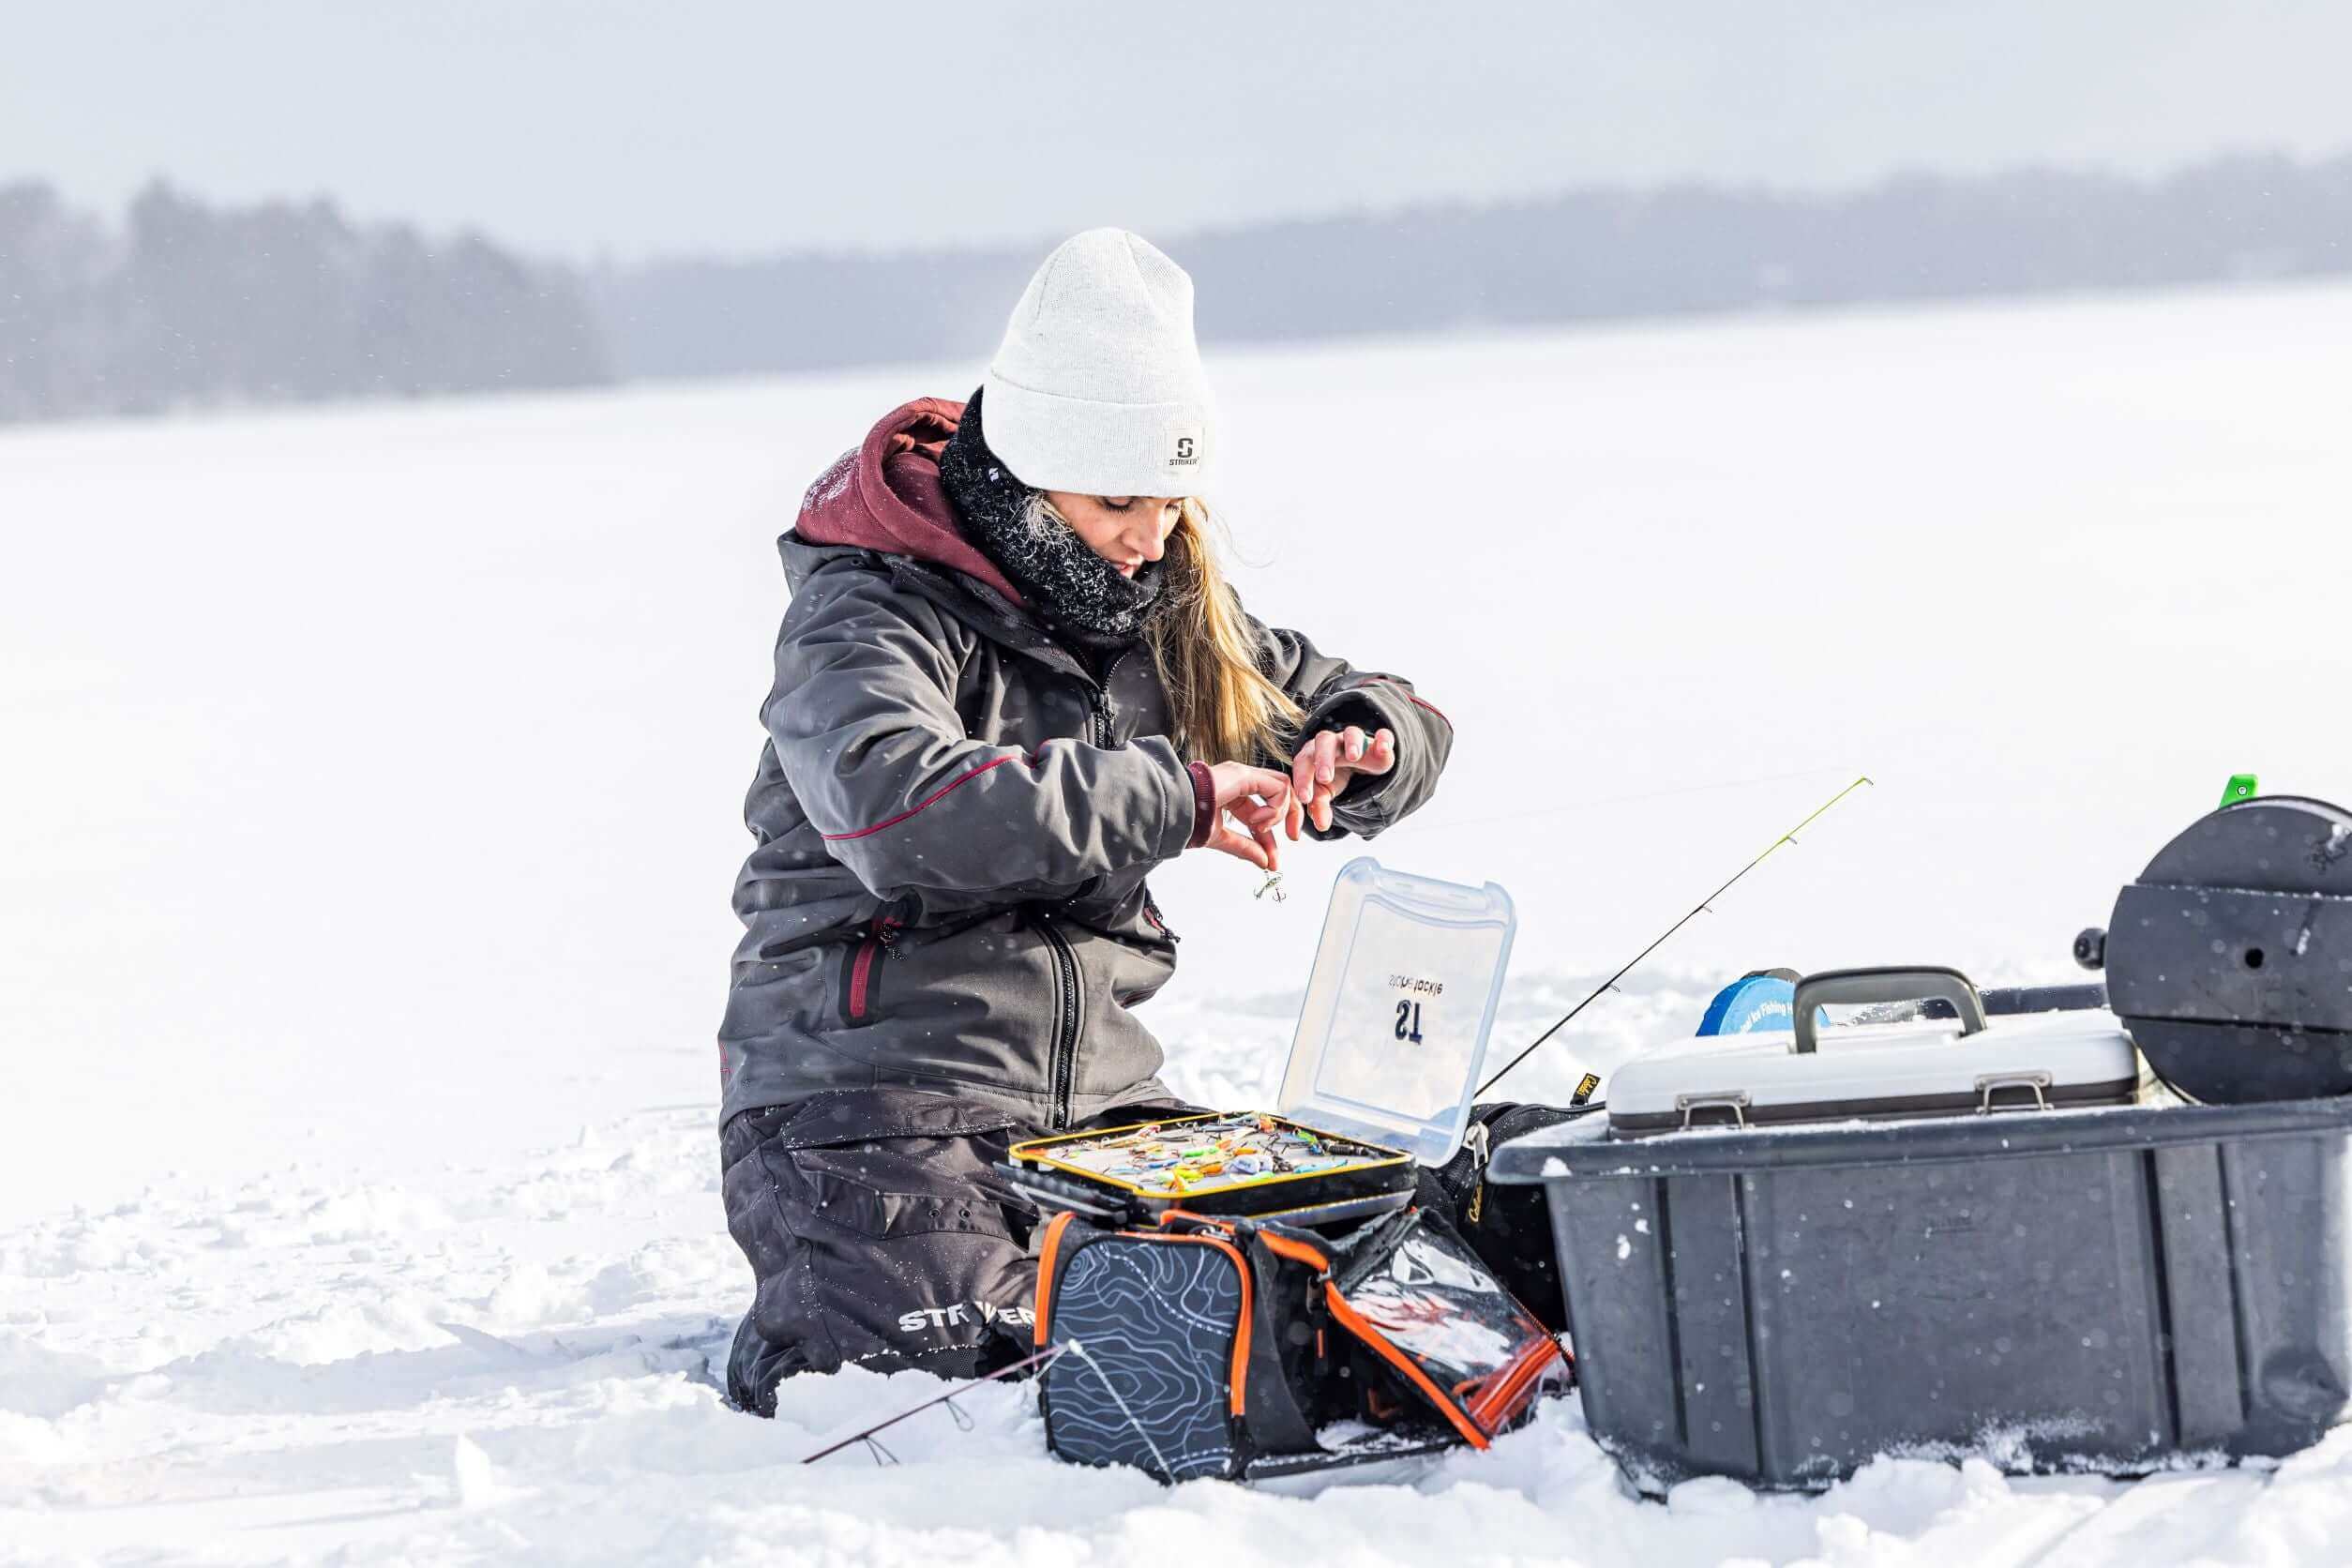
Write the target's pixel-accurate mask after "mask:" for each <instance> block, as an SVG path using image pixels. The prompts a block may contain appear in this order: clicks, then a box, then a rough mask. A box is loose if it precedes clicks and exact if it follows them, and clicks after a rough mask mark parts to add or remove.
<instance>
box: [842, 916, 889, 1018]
mask: <svg viewBox="0 0 2352 1568" xmlns="http://www.w3.org/2000/svg"><path fill="white" fill-rule="evenodd" d="M896 932H897V928H896V927H894V926H892V925H890V924H889V923H888V922H886V921H876V922H874V923H873V924H872V925H871V926H870V927H868V928H867V932H866V934H865V935H864V936H862V937H860V938H858V939H857V940H856V941H855V942H851V943H850V944H849V945H848V946H847V947H845V948H844V949H843V950H842V953H841V981H840V985H839V987H838V988H837V1011H838V1012H839V1013H840V1015H841V1021H842V1022H843V1023H845V1024H849V1025H851V1026H852V1027H855V1026H857V1025H859V1024H863V1023H864V1022H866V1021H867V1019H868V1018H872V1017H873V1016H874V1014H875V1012H876V1011H877V1010H878V1009H879V1008H880V1006H881V1003H882V970H883V968H884V966H885V965H886V964H887V962H888V960H889V957H890V945H891V943H892V942H894V941H896V940H897V934H896Z"/></svg>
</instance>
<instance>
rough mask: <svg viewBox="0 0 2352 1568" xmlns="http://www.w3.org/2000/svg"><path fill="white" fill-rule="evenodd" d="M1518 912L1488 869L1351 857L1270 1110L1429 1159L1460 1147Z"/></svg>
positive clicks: (1440, 1159)
mask: <svg viewBox="0 0 2352 1568" xmlns="http://www.w3.org/2000/svg"><path fill="white" fill-rule="evenodd" d="M1518 925H1519V917H1518V915H1517V914H1516V913H1515V912H1514V911H1513V909H1512V907H1511V896H1510V895H1509V894H1508V893H1505V892H1504V891H1503V890H1502V889H1501V888H1500V887H1498V886H1496V885H1495V884H1494V883H1493V882H1488V883H1487V884H1486V885H1485V886H1484V887H1464V886H1462V885H1461V884H1459V883H1457V882H1440V881H1438V880H1437V879H1435V878H1433V877H1416V876H1413V875H1411V874H1410V873H1408V872H1404V871H1391V870H1389V869H1388V868H1387V867H1383V866H1382V865H1381V864H1380V862H1379V861H1377V860H1373V859H1370V858H1368V857H1366V858H1362V859H1357V860H1352V861H1349V863H1348V865H1347V867H1345V868H1344V869H1342V870H1341V871H1340V873H1339V879H1338V881H1337V882H1334V884H1333V885H1332V894H1331V908H1330V909H1329V910H1328V911H1327V912H1325V913H1324V915H1323V935H1322V940H1321V942H1319V943H1318V944H1317V946H1316V949H1315V970H1314V972H1313V973H1312V974H1310V975H1309V976H1308V977H1307V982H1306V1003H1305V1005H1304V1007H1302V1008H1301V1009H1300V1011H1299V1030H1298V1033H1297V1034H1296V1035H1295V1036H1294V1037H1293V1038H1292V1039H1291V1042H1290V1061H1289V1065H1288V1066H1287V1067H1286V1068H1285V1069H1284V1070H1283V1075H1282V1093H1281V1095H1280V1097H1279V1098H1278V1100H1277V1102H1276V1105H1275V1109H1276V1111H1277V1112H1278V1113H1279V1114H1281V1115H1284V1116H1288V1117H1289V1118H1290V1119H1292V1120H1293V1121H1297V1122H1303V1123H1306V1124H1307V1125H1308V1126H1311V1127H1319V1128H1322V1129H1324V1130H1326V1131H1329V1132H1334V1133H1342V1134H1345V1135H1347V1136H1349V1137H1351V1138H1362V1139H1364V1141H1366V1142H1369V1143H1381V1144H1386V1145H1387V1146H1388V1147H1390V1148H1392V1149H1402V1150H1406V1151H1409V1152H1410V1153H1412V1154H1414V1155H1415V1156H1417V1157H1418V1158H1419V1159H1420V1160H1421V1161H1422V1162H1423V1163H1424V1164H1426V1165H1441V1164H1443V1163H1444V1162H1445V1161H1447V1160H1449V1159H1451V1158H1453V1156H1454V1152H1455V1150H1456V1149H1459V1148H1460V1147H1461V1146H1462V1132H1463V1128H1464V1127H1465V1125H1466V1124H1467V1123H1469V1121H1470V1097H1471V1096H1472V1095H1473V1094H1474V1093H1477V1089H1478V1073H1479V1069H1480V1067H1481V1066H1482V1065H1483V1064H1484V1063H1485V1056H1486V1036H1487V1034H1488V1033H1489V1032H1490V1031H1492V1030H1493V1028H1494V1024H1495V1006H1496V1004H1497V1003H1498V1002H1500V1000H1501V996H1502V975H1503V971H1504V969H1505V968H1506V967H1507V966H1508V965H1509V964H1510V962H1511V938H1512V935H1513V934H1514V933H1515V931H1516V930H1517V929H1518Z"/></svg>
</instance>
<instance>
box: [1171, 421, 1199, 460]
mask: <svg viewBox="0 0 2352 1568" xmlns="http://www.w3.org/2000/svg"><path fill="white" fill-rule="evenodd" d="M1200 447H1201V430H1200V427H1199V426H1198V425H1170V426H1168V458H1167V464H1168V467H1169V468H1174V469H1186V468H1199V466H1200Z"/></svg>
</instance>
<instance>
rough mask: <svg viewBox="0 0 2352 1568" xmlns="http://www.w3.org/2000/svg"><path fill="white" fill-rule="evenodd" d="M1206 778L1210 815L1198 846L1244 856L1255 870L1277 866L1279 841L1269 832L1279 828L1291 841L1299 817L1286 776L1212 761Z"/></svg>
mask: <svg viewBox="0 0 2352 1568" xmlns="http://www.w3.org/2000/svg"><path fill="white" fill-rule="evenodd" d="M1209 779H1210V782H1211V784H1212V785H1213V786H1214V791H1215V794H1216V814H1215V819H1214V821H1213V822H1211V823H1210V824H1209V837H1207V839H1205V840H1204V841H1203V842H1202V845H1201V847H1202V848H1203V849H1210V850H1216V851H1219V852H1223V853H1225V854H1229V855H1231V856H1233V857H1234V858H1235V859H1237V860H1246V861H1248V862H1249V863H1250V864H1251V865H1252V866H1255V867H1258V868H1259V870H1261V871H1273V870H1277V869H1279V868H1280V867H1281V861H1282V852H1281V848H1280V844H1281V840H1280V839H1279V838H1278V837H1275V832H1274V830H1275V829H1276V828H1277V827H1279V828H1282V829H1283V830H1285V831H1287V832H1288V833H1289V836H1290V837H1291V839H1292V841H1293V842H1295V841H1296V840H1297V838H1298V837H1299V823H1300V820H1301V819H1302V818H1303V817H1304V815H1305V808H1304V807H1302V806H1300V805H1299V797H1298V796H1297V795H1296V794H1295V793H1293V792H1292V791H1291V788H1290V778H1289V775H1287V774H1280V773H1276V772H1274V770H1273V769H1271V768H1253V767H1250V766H1249V765H1247V764H1246V763H1243V762H1212V763H1210V764H1209ZM1236 823H1239V824H1240V826H1239V827H1238V828H1237V827H1236V826H1235V824H1236Z"/></svg>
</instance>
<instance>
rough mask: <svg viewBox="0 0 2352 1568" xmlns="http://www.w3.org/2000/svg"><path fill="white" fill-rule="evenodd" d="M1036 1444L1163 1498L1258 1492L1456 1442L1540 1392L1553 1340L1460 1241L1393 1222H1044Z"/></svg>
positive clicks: (1482, 1434) (1559, 1362) (1416, 1215)
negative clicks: (1134, 1477)
mask: <svg viewBox="0 0 2352 1568" xmlns="http://www.w3.org/2000/svg"><path fill="white" fill-rule="evenodd" d="M1036 1319H1037V1322H1036V1336H1037V1345H1038V1348H1039V1349H1041V1350H1052V1351H1056V1352H1058V1353H1057V1354H1056V1355H1055V1357H1054V1359H1053V1360H1052V1361H1050V1362H1049V1363H1048V1364H1047V1365H1046V1368H1045V1370H1044V1373H1043V1374H1042V1377H1041V1383H1042V1389H1041V1395H1040V1399H1041V1404H1042V1407H1043V1410H1044V1412H1045V1419H1046V1440H1047V1445H1048V1448H1050V1449H1051V1450H1052V1452H1053V1453H1054V1454H1055V1455H1058V1456H1060V1457H1062V1458H1063V1459H1067V1460H1070V1461H1072V1462H1074V1463H1078V1464H1093V1465H1108V1464H1120V1465H1130V1466H1133V1467H1135V1468H1136V1469H1138V1470H1144V1471H1146V1472H1147V1473H1149V1474H1152V1475H1153V1476H1156V1477H1158V1478H1159V1479H1161V1480H1163V1481H1184V1480H1191V1479H1195V1478H1199V1477H1204V1476H1215V1477H1223V1478H1227V1479H1243V1480H1250V1479H1260V1478H1264V1477H1267V1476H1272V1475H1278V1474H1288V1473H1293V1472H1297V1471H1301V1470H1319V1469H1324V1468H1327V1467H1330V1466H1334V1465H1344V1464H1355V1463H1363V1462H1366V1461H1371V1460H1379V1459H1385V1458H1391V1457H1395V1456H1399V1455H1410V1454H1417V1453H1425V1452H1431V1451H1434V1450H1438V1449H1442V1448H1448V1447H1454V1446H1457V1445H1461V1444H1465V1443H1467V1444H1469V1445H1470V1446H1472V1447H1477V1448H1484V1447H1485V1446H1486V1445H1487V1443H1488V1442H1489V1441H1490V1440H1492V1439H1493V1438H1494V1437H1495V1435H1496V1434H1498V1433H1500V1432H1501V1431H1503V1430H1505V1429H1506V1428H1507V1427H1509V1426H1510V1425H1513V1424H1514V1423H1515V1422H1516V1421H1517V1420H1519V1419H1520V1418H1521V1417H1522V1416H1523V1415H1524V1414H1525V1413H1526V1411H1527V1410H1528V1409H1529V1407H1530V1405H1531V1404H1532V1403H1533V1401H1534V1399H1535V1397H1536V1395H1538V1393H1539V1392H1541V1391H1543V1390H1544V1389H1545V1388H1546V1387H1551V1388H1558V1387H1561V1386H1564V1385H1565V1383H1566V1380H1567V1370H1568V1364H1567V1358H1566V1356H1565V1354H1564V1353H1563V1352H1562V1351H1561V1349H1560V1345H1559V1342H1558V1341H1557V1340H1555V1339H1554V1338H1553V1337H1552V1335H1551V1334H1549V1333H1547V1332H1546V1331H1545V1328H1544V1326H1543V1325H1542V1324H1541V1323H1540V1322H1538V1321H1537V1320H1536V1319H1535V1318H1534V1317H1533V1315H1531V1314H1530V1313H1529V1312H1528V1311H1527V1309H1526V1308H1525V1307H1524V1306H1521V1305H1520V1304H1518V1303H1517V1302H1516V1301H1515V1300H1514V1299H1513V1298H1512V1296H1511V1294H1510V1292H1509V1291H1507V1290H1506V1289H1503V1287H1502V1286H1501V1285H1500V1284H1499V1283H1497V1281H1496V1280H1495V1279H1494V1276H1493V1275H1492V1274H1491V1273H1489V1272H1488V1271H1487V1270H1486V1269H1485V1266H1484V1265H1483V1264H1481V1263H1480V1262H1479V1261H1478V1259H1477V1257H1476V1255H1475V1254H1473V1253H1472V1252H1471V1251H1470V1248H1469V1247H1468V1246H1467V1245H1466V1244H1463V1243H1462V1242H1461V1241H1460V1240H1459V1238H1457V1237H1455V1235H1454V1234H1453V1232H1452V1231H1451V1230H1449V1229H1445V1228H1444V1226H1443V1225H1442V1224H1441V1223H1440V1222H1438V1221H1436V1220H1435V1219H1433V1218H1431V1217H1428V1216H1425V1214H1423V1213H1422V1212H1420V1211H1414V1210H1408V1211H1404V1212H1402V1213H1398V1214H1391V1215H1387V1216H1384V1217H1383V1218H1381V1219H1380V1220H1378V1221H1376V1222H1373V1223H1371V1224H1368V1225H1364V1226H1362V1227H1359V1228H1358V1229H1354V1230H1352V1231H1350V1232H1349V1233H1347V1234H1345V1235H1343V1236H1340V1237H1337V1238H1333V1237H1327V1236H1324V1235H1321V1234H1319V1233H1317V1232H1315V1231H1309V1230H1303V1229H1293V1228H1290V1227H1287V1226H1283V1225H1278V1224H1275V1223H1272V1222H1262V1221H1260V1222H1253V1221H1250V1220H1247V1219H1218V1218H1209V1217H1204V1216H1201V1215H1197V1214H1188V1213H1185V1212H1184V1211H1181V1210H1179V1211H1174V1212H1171V1213H1169V1214H1165V1215H1163V1216H1161V1219H1160V1223H1159V1224H1158V1225H1157V1226H1156V1227H1154V1228H1152V1229H1106V1228H1102V1227H1099V1226H1094V1225H1090V1224H1088V1223H1087V1222H1086V1221H1085V1220H1083V1219H1081V1218H1079V1217H1078V1216H1077V1215H1074V1214H1063V1215H1060V1216H1057V1217H1056V1218H1055V1219H1054V1221H1053V1222H1052V1223H1051V1225H1050V1226H1049V1227H1048V1229H1047V1231H1046V1233H1045V1240H1044V1243H1043V1248H1042V1253H1041V1257H1040V1259H1039V1269H1038V1283H1037V1305H1036Z"/></svg>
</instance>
